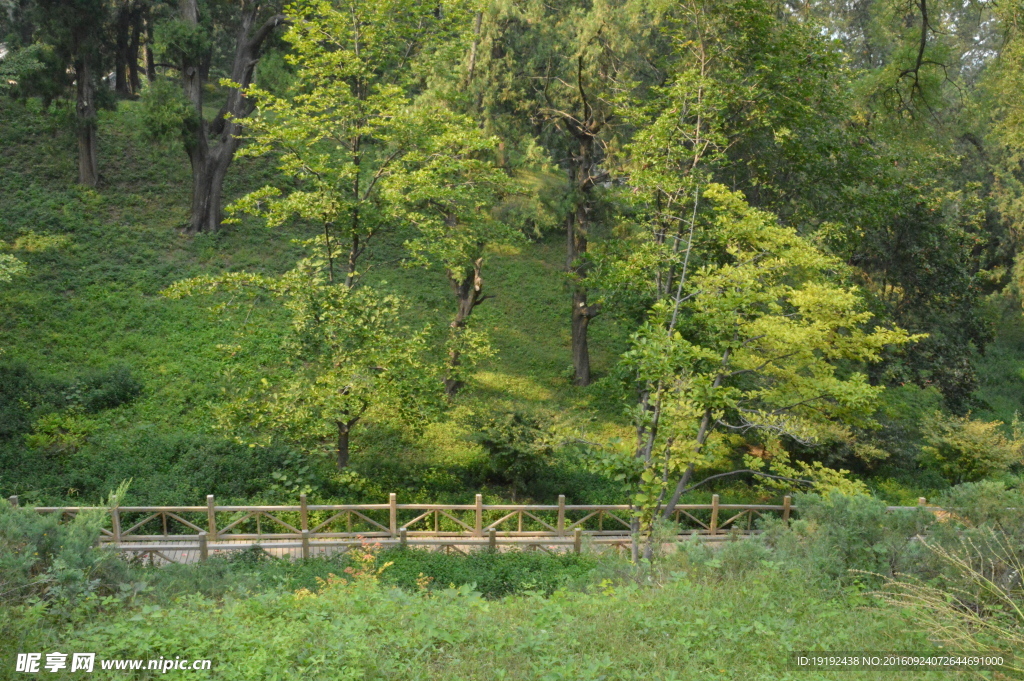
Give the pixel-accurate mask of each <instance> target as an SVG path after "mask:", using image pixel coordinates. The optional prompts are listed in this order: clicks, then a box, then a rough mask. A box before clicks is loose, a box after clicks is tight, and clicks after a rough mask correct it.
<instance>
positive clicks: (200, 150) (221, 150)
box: [181, 0, 285, 234]
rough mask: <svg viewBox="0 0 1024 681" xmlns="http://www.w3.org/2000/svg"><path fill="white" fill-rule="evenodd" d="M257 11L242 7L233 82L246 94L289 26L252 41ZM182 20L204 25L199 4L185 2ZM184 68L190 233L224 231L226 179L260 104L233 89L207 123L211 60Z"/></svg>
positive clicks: (267, 28) (272, 23) (276, 20)
mask: <svg viewBox="0 0 1024 681" xmlns="http://www.w3.org/2000/svg"><path fill="white" fill-rule="evenodd" d="M258 11H259V3H258V2H251V3H244V4H243V8H242V17H241V21H240V22H239V26H238V32H237V34H236V37H235V57H234V60H233V62H232V67H231V74H230V77H231V81H232V82H235V83H238V84H239V85H240V86H241V88H242V89H244V88H246V87H248V86H249V85H251V84H252V78H253V73H254V72H255V69H256V64H257V63H258V61H259V56H260V52H261V51H262V49H263V44H264V42H265V41H266V39H267V37H268V36H269V35H270V32H271V31H272V30H273V29H274V28H275V27H277V26H279V25H281V24H282V23H284V20H285V19H284V16H282V15H276V16H274V17H271V18H270V19H268V20H267V21H266V22H265V23H264V24H263V25H262V26H261V27H260V28H259V29H257V30H256V31H255V32H254V33H252V35H250V33H251V32H252V29H253V26H254V25H255V22H256V15H257V13H258ZM181 14H182V18H183V19H184V20H185V21H186V22H188V23H189V24H191V25H193V26H198V25H199V7H198V4H197V2H196V0H182V2H181ZM181 66H182V68H181V74H182V88H183V90H184V92H185V96H186V97H188V99H189V101H190V102H192V106H193V107H194V109H195V112H196V117H197V123H196V125H195V130H194V131H193V133H192V135H191V139H190V140H189V142H188V143H187V144H186V151H187V152H188V156H189V162H190V163H191V165H192V213H191V215H190V217H189V224H188V227H187V228H186V232H187V233H188V234H197V233H199V232H214V231H216V230H218V229H220V224H221V194H222V193H223V189H224V177H225V176H226V175H227V171H228V167H229V166H230V165H231V162H232V161H233V160H234V158H235V152H236V151H237V150H238V147H239V145H240V143H241V142H240V139H239V133H240V132H241V129H242V126H241V124H240V123H239V121H240V120H241V119H243V118H245V117H246V116H248V115H249V114H250V113H252V111H253V109H254V108H255V104H254V103H253V102H250V101H249V100H247V99H246V98H245V97H244V96H243V95H242V92H241V90H240V89H234V88H233V89H231V90H229V91H228V97H227V101H226V102H225V104H224V106H223V107H222V108H221V110H220V112H219V113H218V114H217V116H216V117H215V118H214V119H213V121H207V120H206V119H205V118H204V117H203V85H204V84H205V83H206V79H207V76H208V74H209V68H210V54H209V53H207V54H206V55H205V56H204V57H203V58H202V59H201V60H199V61H197V62H196V63H184V64H182V65H181Z"/></svg>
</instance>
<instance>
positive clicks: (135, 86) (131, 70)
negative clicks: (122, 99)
mask: <svg viewBox="0 0 1024 681" xmlns="http://www.w3.org/2000/svg"><path fill="white" fill-rule="evenodd" d="M141 38H142V9H141V8H140V7H136V8H135V10H134V11H133V12H132V28H131V37H130V38H129V39H128V55H127V57H128V91H129V93H130V94H131V95H132V96H133V97H134V96H137V95H138V94H139V93H140V92H142V87H141V83H140V82H139V46H140V43H141Z"/></svg>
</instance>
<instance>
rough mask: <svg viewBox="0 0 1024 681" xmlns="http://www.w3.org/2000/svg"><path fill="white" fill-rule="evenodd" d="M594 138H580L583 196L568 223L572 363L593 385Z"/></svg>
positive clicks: (579, 381) (578, 179)
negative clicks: (590, 256)
mask: <svg viewBox="0 0 1024 681" xmlns="http://www.w3.org/2000/svg"><path fill="white" fill-rule="evenodd" d="M592 150H593V139H592V138H591V137H589V136H587V137H584V138H582V139H581V140H580V154H579V157H578V159H577V161H576V163H577V165H576V168H575V169H574V170H573V179H574V181H575V184H576V186H577V188H578V189H579V191H580V194H581V197H580V199H579V203H578V205H577V206H576V210H575V211H573V213H572V215H570V216H569V219H568V221H567V225H566V268H567V269H568V271H569V274H570V276H571V277H572V287H573V289H572V366H573V374H574V376H575V379H574V380H573V383H574V384H575V385H579V386H586V385H590V348H589V346H588V344H587V330H588V328H589V326H590V320H591V319H593V318H594V317H596V316H597V315H598V313H599V312H600V307H599V306H597V305H588V304H587V288H586V281H585V280H586V276H587V264H588V263H587V261H586V258H587V247H588V241H587V239H588V235H589V231H590V212H591V202H592V200H593V199H592V197H591V191H590V190H591V187H592V186H593V183H592V178H591V176H590V173H591V169H590V165H591V162H592V158H591V157H592V153H591V152H592Z"/></svg>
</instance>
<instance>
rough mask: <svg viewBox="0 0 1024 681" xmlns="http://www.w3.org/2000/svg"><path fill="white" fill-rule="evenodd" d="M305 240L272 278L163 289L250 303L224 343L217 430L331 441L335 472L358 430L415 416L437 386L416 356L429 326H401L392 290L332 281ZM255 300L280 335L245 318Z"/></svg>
mask: <svg viewBox="0 0 1024 681" xmlns="http://www.w3.org/2000/svg"><path fill="white" fill-rule="evenodd" d="M309 245H310V246H314V249H315V252H314V254H313V255H312V256H311V257H309V258H306V259H304V260H301V261H299V263H298V264H297V266H296V267H295V268H294V269H293V270H291V271H289V272H287V273H285V274H284V275H282V276H280V277H265V276H262V275H258V274H250V273H233V274H227V275H223V276H219V277H209V276H207V277H197V278H195V279H189V280H185V281H182V282H178V283H177V284H175V285H174V286H172V287H170V288H169V289H168V290H167V291H166V292H165V294H166V295H167V296H169V297H171V298H180V297H182V296H188V295H199V294H206V295H209V294H228V295H229V296H230V298H229V300H228V301H227V302H226V303H224V304H222V305H221V306H220V307H219V309H221V310H223V311H232V310H237V309H239V308H238V307H237V306H233V303H232V301H236V302H238V303H239V304H241V301H245V302H247V303H248V306H247V308H246V309H247V312H246V316H245V319H244V320H243V321H242V323H241V324H240V325H239V327H238V333H239V338H238V340H239V342H237V343H234V344H230V345H226V346H223V347H224V348H225V349H226V350H227V351H228V353H229V354H230V356H231V358H232V359H233V360H234V362H233V366H232V368H231V370H230V371H229V373H228V383H229V385H230V388H231V399H230V400H229V401H228V402H227V403H226V404H225V405H223V406H222V407H221V408H220V409H219V411H218V414H217V416H218V422H219V424H220V426H221V427H222V428H223V429H225V430H227V431H229V432H233V433H235V434H236V437H238V438H239V440H240V441H244V442H249V443H250V444H251V445H254V446H255V445H257V444H262V445H265V444H269V443H270V442H272V441H273V440H275V439H277V438H283V439H285V440H287V441H289V442H291V443H294V444H297V445H299V446H302V447H304V448H305V449H306V450H307V451H312V450H315V449H317V448H319V447H321V446H324V444H325V443H327V442H329V441H333V443H332V445H331V448H332V449H333V450H334V455H335V460H336V462H337V466H338V468H339V469H342V468H345V467H346V466H347V465H348V462H349V455H350V445H351V438H352V434H353V432H354V431H355V429H356V427H357V426H359V425H361V424H363V423H364V422H366V421H369V420H376V421H389V420H390V421H397V422H401V423H405V424H407V425H408V424H413V423H416V422H422V421H423V417H424V415H425V414H426V413H428V412H429V409H430V406H431V404H433V403H436V399H435V395H437V393H439V390H438V386H439V385H440V382H439V381H438V377H437V374H436V371H435V370H434V368H433V367H431V366H430V365H429V364H428V363H427V362H426V361H425V360H424V356H425V350H426V336H427V332H428V329H421V330H418V331H414V330H411V329H409V328H408V327H406V326H404V325H403V324H402V323H401V316H402V315H401V307H402V302H401V301H400V300H399V299H398V298H397V297H395V296H391V295H386V294H382V293H378V292H377V291H375V290H374V289H372V288H370V287H368V286H361V287H358V288H349V287H346V286H336V285H334V284H332V283H331V282H330V281H329V279H328V276H327V259H326V255H325V250H326V249H325V244H324V242H323V241H322V240H318V242H317V243H316V244H312V243H311V244H309ZM263 300H265V301H267V302H269V303H271V304H272V305H273V309H274V310H277V311H280V312H283V313H284V314H285V315H286V316H287V320H288V332H287V334H286V335H285V338H284V340H283V341H281V339H280V337H279V336H278V335H276V334H274V333H269V334H268V333H267V332H266V329H265V326H264V325H263V324H261V323H257V321H256V320H253V319H251V317H250V315H251V312H252V311H253V308H254V307H255V306H256V305H257V304H258V303H259V302H260V301H263ZM438 396H439V395H438Z"/></svg>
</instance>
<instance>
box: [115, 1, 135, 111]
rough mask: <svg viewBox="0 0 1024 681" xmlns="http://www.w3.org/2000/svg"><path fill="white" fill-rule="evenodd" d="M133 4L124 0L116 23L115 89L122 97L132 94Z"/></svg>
mask: <svg viewBox="0 0 1024 681" xmlns="http://www.w3.org/2000/svg"><path fill="white" fill-rule="evenodd" d="M131 19H132V15H131V4H130V3H129V2H122V3H121V4H120V6H119V7H118V8H117V19H116V20H115V23H114V91H115V92H116V93H117V94H119V95H120V96H122V97H129V96H130V95H131V92H130V88H129V84H128V49H129V45H130V42H131V38H130V33H131Z"/></svg>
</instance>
